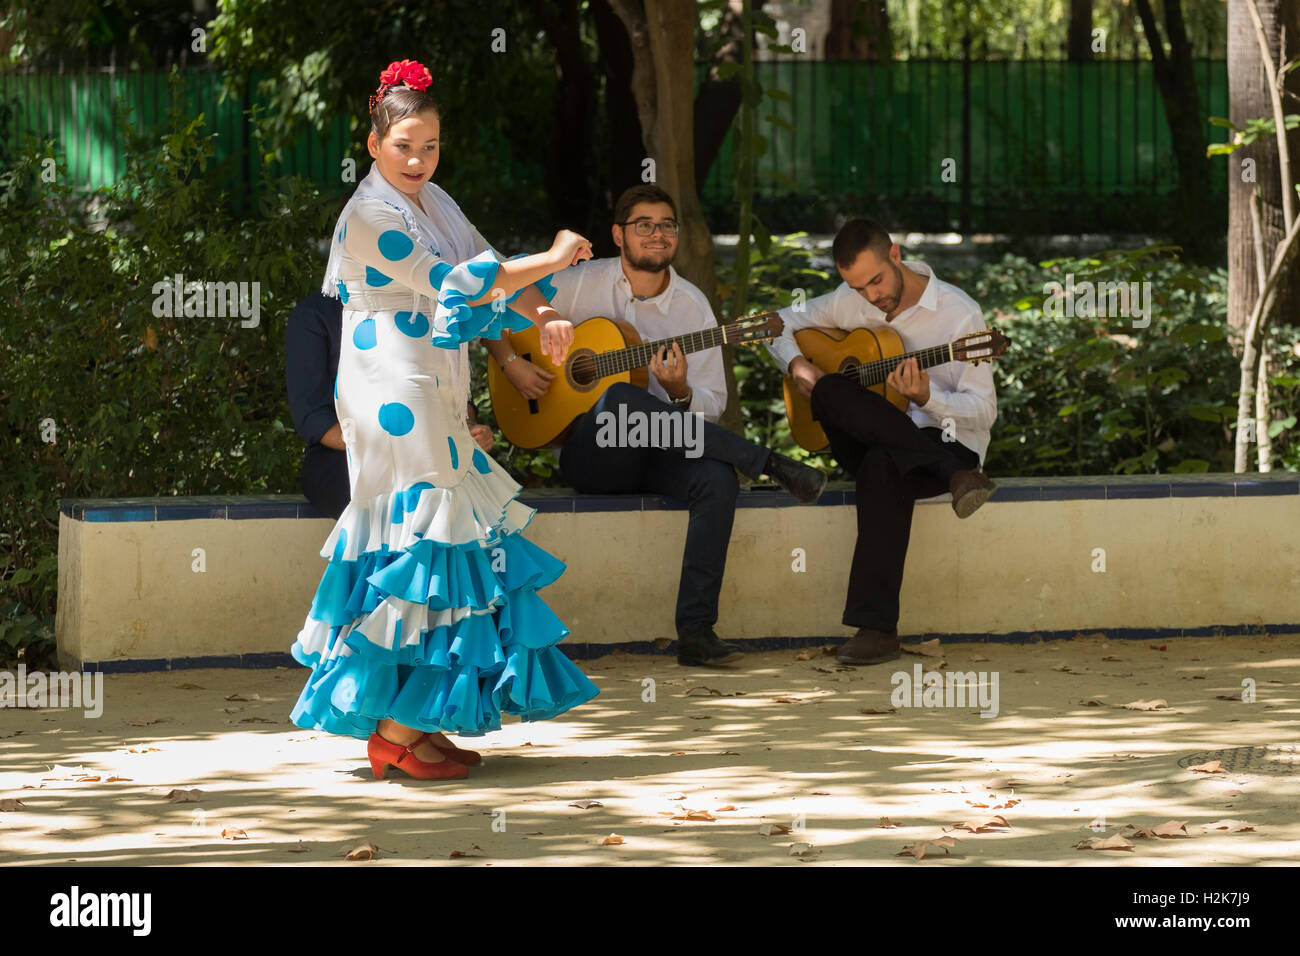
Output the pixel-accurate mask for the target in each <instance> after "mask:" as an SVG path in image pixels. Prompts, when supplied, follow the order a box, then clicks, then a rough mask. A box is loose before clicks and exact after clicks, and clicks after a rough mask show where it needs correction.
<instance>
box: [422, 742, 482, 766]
mask: <svg viewBox="0 0 1300 956" xmlns="http://www.w3.org/2000/svg"><path fill="white" fill-rule="evenodd" d="M433 745H434V746H435V747H437V748H438V749H439V750H440V751H442V754H443V756H444V757H450V758H451V759H452V760H454V761H456V763H459V764H464V765H465V766H466V767H472V766H474V765H475V764H479V763H482V762H483V755H482V754H480V753H479V752H478V751H477V750H462V749H461V748H459V747H457V746H456V745H455V744H450V745H446V746H444V745H443V744H440V743H438V742H437V741H436V740H435V741H434V742H433Z"/></svg>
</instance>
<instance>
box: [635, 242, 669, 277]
mask: <svg viewBox="0 0 1300 956" xmlns="http://www.w3.org/2000/svg"><path fill="white" fill-rule="evenodd" d="M623 258H624V259H626V260H627V264H628V265H630V266H631V267H632V268H633V269H637V270H639V271H641V272H663V271H664V270H665V269H667V268H668V267H669V266H670V265H672V264H673V257H672V256H671V255H670V256H667V257H665V258H664V259H663V260H662V261H656V260H654V259H649V258H644V259H633V258H632V253H631V252H629V251H628V249H627V248H626V247H624V249H623Z"/></svg>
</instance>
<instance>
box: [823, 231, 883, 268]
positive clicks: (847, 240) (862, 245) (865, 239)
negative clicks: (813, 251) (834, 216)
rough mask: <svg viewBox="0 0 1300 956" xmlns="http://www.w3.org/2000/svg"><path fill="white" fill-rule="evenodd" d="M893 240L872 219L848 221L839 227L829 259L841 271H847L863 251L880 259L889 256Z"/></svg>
mask: <svg viewBox="0 0 1300 956" xmlns="http://www.w3.org/2000/svg"><path fill="white" fill-rule="evenodd" d="M893 245H894V240H892V239H890V238H889V233H888V232H886V231H885V227H884V226H882V225H881V224H880V223H878V222H876V220H874V219H850V220H849V221H848V222H846V223H845V224H844V225H842V226H840V231H839V232H837V233H836V234H835V241H834V242H832V243H831V257H832V258H833V259H834V260H835V264H836V265H837V266H839V267H840V268H841V269H847V268H848V267H849V266H851V265H853V263H855V262H857V261H858V256H860V255H862V252H863V250H865V249H870V250H871V251H872V252H874V253H875V254H876V255H877V256H879V257H880V258H881V259H884V258H887V257H888V256H889V250H890V248H891V247H892V246H893Z"/></svg>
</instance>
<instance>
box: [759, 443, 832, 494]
mask: <svg viewBox="0 0 1300 956" xmlns="http://www.w3.org/2000/svg"><path fill="white" fill-rule="evenodd" d="M763 474H765V475H769V476H770V477H771V478H772V479H773V480H774V481H775V482H776V483H777V484H778V485H780V486H781V487H782V488H784V489H785V490H786V491H788V492H790V494H792V495H794V497H795V499H796V500H797V501H798V502H799V503H800V504H805V505H807V504H812V503H813V502H814V501H816V500H817V499H818V498H820V497H821V496H822V491H823V490H824V489H825V488H826V475H825V473H823V472H821V471H818V470H817V469H816V468H813V467H811V466H810V465H804V464H800V463H799V462H797V461H795V460H794V459H793V458H787V457H786V456H785V455H779V454H777V453H776V452H772V454H771V455H770V456H769V457H768V459H767V467H766V468H764V469H763Z"/></svg>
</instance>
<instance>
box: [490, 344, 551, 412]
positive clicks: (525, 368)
mask: <svg viewBox="0 0 1300 956" xmlns="http://www.w3.org/2000/svg"><path fill="white" fill-rule="evenodd" d="M501 371H502V372H503V373H504V374H505V377H506V379H507V381H509V382H510V384H511V385H513V386H514V387H515V389H516V390H517V391H518V392H519V394H520V395H522V396H523V397H524V398H526V399H528V400H529V401H531V400H532V399H534V398H541V397H542V396H543V395H545V394H546V390H547V389H548V388H550V387H551V379H553V378H555V373H554V372H548V371H546V369H544V368H541V367H540V366H537V365H534V364H533V363H532V362H530V361H528V359H526V358H524V357H523V356H522V355H517V356H515V357H514V358H512V359H511V360H510V361H509V362H506V364H505V365H503V366H502V367H501Z"/></svg>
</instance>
